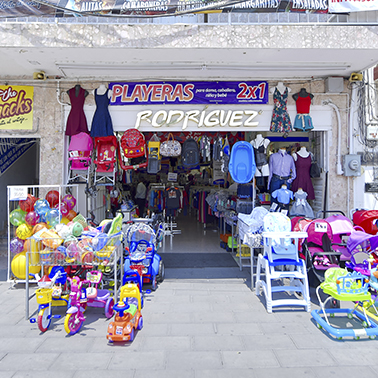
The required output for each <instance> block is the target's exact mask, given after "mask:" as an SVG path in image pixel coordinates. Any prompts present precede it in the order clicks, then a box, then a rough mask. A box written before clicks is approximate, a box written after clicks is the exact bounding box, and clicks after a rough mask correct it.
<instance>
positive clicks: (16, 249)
mask: <svg viewBox="0 0 378 378" xmlns="http://www.w3.org/2000/svg"><path fill="white" fill-rule="evenodd" d="M9 250H10V251H11V252H12V253H20V252H22V251H23V250H24V241H23V240H21V239H19V238H17V237H16V238H13V239H12V240H11V241H10V243H9Z"/></svg>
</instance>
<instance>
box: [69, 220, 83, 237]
mask: <svg viewBox="0 0 378 378" xmlns="http://www.w3.org/2000/svg"><path fill="white" fill-rule="evenodd" d="M83 231H84V228H83V226H82V225H81V224H80V223H78V222H76V223H75V224H74V225H73V226H72V235H73V236H80V235H81V234H82V233H83Z"/></svg>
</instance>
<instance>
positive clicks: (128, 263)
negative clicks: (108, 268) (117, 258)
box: [124, 222, 165, 291]
mask: <svg viewBox="0 0 378 378" xmlns="http://www.w3.org/2000/svg"><path fill="white" fill-rule="evenodd" d="M125 243H126V246H125V249H126V252H127V253H128V255H127V257H126V258H125V262H124V272H125V273H124V280H126V277H127V274H128V273H127V271H128V270H129V269H132V270H136V271H138V273H139V274H140V276H141V277H142V281H143V283H151V288H152V290H153V291H155V290H156V288H157V284H158V282H162V281H163V279H164V274H165V273H164V263H163V260H162V259H161V257H160V256H159V255H158V254H157V253H156V249H157V243H158V242H157V237H156V233H155V231H154V229H153V228H152V227H151V226H149V225H148V224H146V222H135V223H132V224H131V225H130V226H129V227H128V228H127V229H126V231H125Z"/></svg>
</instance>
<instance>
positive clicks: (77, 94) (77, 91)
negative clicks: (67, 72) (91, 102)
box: [66, 84, 89, 97]
mask: <svg viewBox="0 0 378 378" xmlns="http://www.w3.org/2000/svg"><path fill="white" fill-rule="evenodd" d="M74 88H75V97H78V96H79V93H80V88H81V86H80V84H76V85H75V87H74ZM71 89H73V88H71ZM71 89H69V90H68V91H66V93H67V94H68V96H69V95H70V90H71ZM84 90H85V92H84V97H87V96H88V94H89V92H88V91H87V90H86V89H84Z"/></svg>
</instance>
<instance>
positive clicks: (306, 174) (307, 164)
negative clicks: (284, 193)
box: [291, 154, 315, 200]
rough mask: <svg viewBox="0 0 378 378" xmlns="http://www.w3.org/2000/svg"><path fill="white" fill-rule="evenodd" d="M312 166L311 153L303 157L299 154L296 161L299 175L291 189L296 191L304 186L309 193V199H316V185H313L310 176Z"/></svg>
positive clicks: (304, 189)
mask: <svg viewBox="0 0 378 378" xmlns="http://www.w3.org/2000/svg"><path fill="white" fill-rule="evenodd" d="M310 168H311V155H308V156H307V157H306V158H303V157H302V156H300V155H299V154H297V160H296V161H295V170H296V172H297V177H296V178H295V180H294V181H293V183H292V185H291V190H292V191H293V192H296V191H297V190H298V189H299V188H302V189H303V191H305V192H306V193H307V195H308V197H307V198H308V199H309V200H313V199H315V192H314V187H313V185H312V181H311V177H310Z"/></svg>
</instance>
